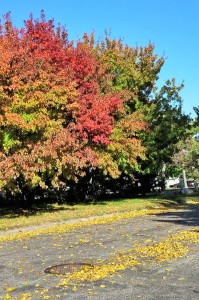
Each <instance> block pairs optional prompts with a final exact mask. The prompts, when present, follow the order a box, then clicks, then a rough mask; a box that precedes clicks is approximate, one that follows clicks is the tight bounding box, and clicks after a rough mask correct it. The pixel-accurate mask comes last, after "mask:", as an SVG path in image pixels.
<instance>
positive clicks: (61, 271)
mask: <svg viewBox="0 0 199 300" xmlns="http://www.w3.org/2000/svg"><path fill="white" fill-rule="evenodd" d="M84 267H88V268H93V265H91V264H88V263H68V264H61V265H56V266H52V267H49V268H47V269H45V270H44V272H45V273H48V274H55V275H66V274H68V273H74V272H78V271H81V270H82V269H83V268H84Z"/></svg>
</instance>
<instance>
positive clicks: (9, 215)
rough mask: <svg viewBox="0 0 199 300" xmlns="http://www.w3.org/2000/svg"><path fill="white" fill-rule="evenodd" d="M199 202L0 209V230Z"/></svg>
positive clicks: (171, 199) (175, 199) (152, 200)
mask: <svg viewBox="0 0 199 300" xmlns="http://www.w3.org/2000/svg"><path fill="white" fill-rule="evenodd" d="M190 200H192V201H199V197H198V196H166V197H165V196H164V197H160V196H159V197H157V196H151V197H150V196H149V197H146V198H140V199H118V200H112V201H110V200H109V201H106V200H104V201H101V202H93V203H91V204H86V205H85V204H77V205H67V204H62V205H58V204H46V205H38V206H33V207H32V208H31V209H28V210H27V209H22V208H15V209H13V208H12V209H11V208H4V209H1V208H0V230H1V231H4V230H9V229H14V228H19V227H26V226H36V225H41V224H46V223H50V222H61V221H66V220H71V219H80V218H88V217H91V216H102V215H105V214H116V213H123V212H130V211H134V210H143V209H153V208H158V207H160V208H162V207H168V206H170V207H171V206H176V205H177V206H178V205H181V204H185V202H187V201H190Z"/></svg>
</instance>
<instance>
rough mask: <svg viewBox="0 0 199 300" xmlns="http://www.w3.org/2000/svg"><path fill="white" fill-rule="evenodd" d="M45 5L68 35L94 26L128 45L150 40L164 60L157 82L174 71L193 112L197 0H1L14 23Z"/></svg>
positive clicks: (1, 9)
mask: <svg viewBox="0 0 199 300" xmlns="http://www.w3.org/2000/svg"><path fill="white" fill-rule="evenodd" d="M42 9H44V11H45V14H46V17H47V19H52V18H54V21H55V24H56V23H60V24H61V25H65V26H66V28H67V30H68V34H69V39H75V40H76V39H77V38H78V37H81V36H82V35H83V33H84V32H88V33H90V32H91V31H93V30H94V31H95V33H96V36H97V37H98V36H104V31H105V30H106V29H107V30H111V36H112V38H120V37H121V38H123V40H124V43H126V44H128V45H130V46H136V45H138V46H146V45H147V44H148V43H149V41H150V42H152V43H153V44H154V45H155V47H156V53H157V54H158V55H159V56H162V55H163V54H164V55H165V57H166V58H167V59H166V62H165V65H164V67H163V68H162V71H161V73H160V80H159V84H160V85H162V84H163V83H164V81H165V80H167V79H171V78H172V77H175V78H176V80H177V83H178V84H180V83H181V82H182V81H183V80H184V83H185V88H184V89H183V91H182V92H181V96H182V98H183V110H184V112H186V113H191V114H192V116H195V114H194V113H193V106H199V92H198V89H199V51H198V49H199V1H198V0H121V1H119V0H74V1H69V0H34V1H31V0H0V16H2V15H3V14H5V13H6V12H8V11H11V15H12V20H13V23H14V25H15V26H16V27H21V26H23V20H26V19H27V18H28V17H29V14H30V13H31V12H32V13H33V16H34V18H37V17H39V16H40V11H41V10H42Z"/></svg>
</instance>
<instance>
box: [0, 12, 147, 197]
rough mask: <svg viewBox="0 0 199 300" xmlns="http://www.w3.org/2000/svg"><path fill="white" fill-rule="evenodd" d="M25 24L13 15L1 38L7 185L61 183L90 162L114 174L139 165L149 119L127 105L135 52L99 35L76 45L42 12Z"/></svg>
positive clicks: (0, 179) (2, 170)
mask: <svg viewBox="0 0 199 300" xmlns="http://www.w3.org/2000/svg"><path fill="white" fill-rule="evenodd" d="M24 24H25V27H24V28H21V29H19V30H18V29H16V28H14V27H13V26H12V22H11V20H10V17H9V15H8V16H7V19H6V21H5V24H4V27H5V28H4V29H3V30H2V35H1V37H0V59H1V66H0V92H1V93H0V94H1V95H0V105H1V109H0V121H1V124H0V126H1V127H0V140H1V141H2V145H1V150H2V153H4V154H5V157H4V158H3V157H2V160H1V161H0V184H1V186H2V187H3V186H4V187H6V188H8V189H10V190H11V191H15V190H19V189H23V185H27V186H28V187H30V188H31V187H35V186H40V187H42V188H46V187H47V182H48V184H49V185H53V186H56V187H59V185H60V184H61V182H62V181H67V180H71V179H72V180H77V178H78V177H80V176H84V174H85V170H86V169H89V168H93V167H99V168H100V169H103V171H104V172H105V173H106V174H111V176H113V177H116V176H119V174H120V172H121V171H123V170H124V169H125V168H126V166H127V165H128V166H129V165H133V164H136V161H137V158H138V157H143V156H142V153H143V151H144V148H143V147H142V146H141V143H140V141H139V139H138V134H139V132H140V131H142V130H144V129H145V128H146V124H145V123H144V122H143V121H142V117H141V115H140V114H139V113H138V114H137V116H136V115H134V114H133V115H132V112H131V111H130V110H129V108H128V107H127V106H126V103H127V101H130V100H129V99H130V98H131V97H132V95H133V93H135V91H134V90H133V92H132V90H131V83H132V79H130V78H132V76H133V75H134V69H133V68H134V67H133V66H134V65H135V62H133V63H132V65H131V62H132V58H134V60H136V58H137V54H138V53H137V50H132V49H131V48H130V47H124V46H123V45H122V42H121V41H118V42H117V41H115V40H113V41H112V42H111V41H110V40H109V39H108V38H107V39H106V45H105V44H104V45H103V43H102V44H101V46H99V45H95V43H94V35H92V36H91V38H90V40H89V37H88V36H87V35H84V40H83V41H78V42H77V44H76V45H74V44H73V42H69V41H68V36H67V33H66V31H65V29H61V27H59V26H58V28H57V29H55V28H54V24H53V21H52V20H49V21H47V20H46V19H45V15H44V14H43V13H42V14H41V18H40V19H36V20H34V19H33V17H32V16H31V17H30V18H29V20H27V21H25V23H24ZM128 88H129V90H128ZM131 101H133V100H132V99H131ZM19 182H20V184H19Z"/></svg>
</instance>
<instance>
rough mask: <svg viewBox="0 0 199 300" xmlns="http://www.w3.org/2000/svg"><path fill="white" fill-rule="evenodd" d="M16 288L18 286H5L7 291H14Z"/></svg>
mask: <svg viewBox="0 0 199 300" xmlns="http://www.w3.org/2000/svg"><path fill="white" fill-rule="evenodd" d="M14 290H16V287H7V288H5V291H6V292H12V291H14Z"/></svg>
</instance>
